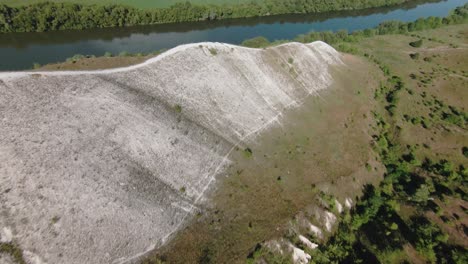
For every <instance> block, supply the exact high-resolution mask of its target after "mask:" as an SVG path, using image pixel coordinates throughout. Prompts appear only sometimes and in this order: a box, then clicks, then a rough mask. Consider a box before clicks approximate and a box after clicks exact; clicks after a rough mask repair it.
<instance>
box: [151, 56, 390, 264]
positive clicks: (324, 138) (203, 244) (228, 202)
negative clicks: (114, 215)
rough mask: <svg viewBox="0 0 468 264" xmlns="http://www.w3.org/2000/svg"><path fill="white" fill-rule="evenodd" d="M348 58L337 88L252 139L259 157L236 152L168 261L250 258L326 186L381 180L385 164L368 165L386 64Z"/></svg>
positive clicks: (337, 188)
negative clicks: (381, 67) (209, 204)
mask: <svg viewBox="0 0 468 264" xmlns="http://www.w3.org/2000/svg"><path fill="white" fill-rule="evenodd" d="M345 62H346V63H348V64H349V65H353V67H349V68H339V69H337V70H336V72H335V73H334V77H335V80H336V82H335V84H334V86H333V87H332V88H330V89H329V90H327V91H323V92H320V94H319V96H316V97H311V98H310V99H309V100H307V102H306V103H305V104H304V106H303V107H301V108H300V109H297V110H293V111H290V112H289V113H287V114H285V115H284V116H283V118H282V119H281V123H282V124H281V126H277V127H275V128H272V129H271V130H269V131H268V132H267V133H266V134H265V135H262V136H261V137H259V138H257V139H256V142H255V144H253V143H251V145H249V147H250V148H251V149H252V150H253V155H252V157H250V158H246V157H245V154H244V152H243V151H242V150H239V151H238V152H237V153H234V155H233V156H232V157H231V158H232V159H233V160H234V164H233V167H232V168H231V170H230V172H229V177H228V178H226V179H220V181H221V182H220V185H219V188H218V189H217V191H216V192H215V193H214V194H213V195H212V197H211V199H212V201H213V202H214V206H213V208H209V209H208V210H207V211H203V215H200V217H199V218H198V219H195V220H194V222H193V223H192V225H190V226H189V227H188V228H187V229H186V230H184V231H183V232H181V234H180V235H178V236H177V237H176V239H175V240H174V241H173V242H172V243H171V244H170V245H169V246H168V247H167V248H166V249H163V251H162V252H163V253H162V254H163V255H164V256H163V258H164V259H165V260H167V263H196V262H198V261H200V262H202V263H245V257H246V256H247V255H248V254H249V251H250V250H251V249H252V248H253V247H255V245H256V244H257V243H259V242H262V241H265V240H269V239H272V238H275V237H277V236H279V235H281V234H284V233H285V232H287V230H288V228H289V225H288V222H289V221H290V220H291V219H293V218H294V216H295V215H296V214H297V213H298V212H300V211H301V210H303V209H304V208H305V207H306V206H309V205H311V204H317V203H318V202H317V199H318V197H317V194H318V192H319V191H321V190H324V191H326V192H328V193H330V194H332V195H333V196H334V197H337V198H338V199H339V200H341V201H343V200H344V199H345V198H347V197H352V199H354V197H355V195H358V194H359V191H360V187H361V186H362V184H363V183H369V182H373V181H378V180H379V179H380V177H378V175H382V169H381V167H379V166H378V165H376V167H377V168H376V170H374V169H372V170H371V171H368V170H367V169H366V163H370V164H375V163H376V162H375V158H376V154H375V153H373V151H372V150H371V148H370V147H369V142H370V141H371V138H370V133H369V131H370V130H371V128H370V124H369V123H370V122H371V121H372V120H371V118H370V116H371V114H370V110H371V109H372V108H373V105H372V104H369V103H367V102H369V100H371V98H372V96H373V90H372V89H371V87H373V86H375V85H377V83H378V82H377V78H376V77H374V76H376V75H378V70H377V69H376V68H375V67H370V64H369V63H367V62H365V61H363V60H361V59H358V58H355V57H352V56H346V58H345ZM285 67H287V66H285ZM369 72H372V73H374V74H371V75H368V74H367V73H369ZM369 84H371V85H369ZM337 164H339V166H337ZM309 220H310V221H312V222H313V223H315V224H316V225H318V226H320V225H321V224H322V223H320V222H316V220H315V219H314V218H313V217H310V219H309ZM180 252H184V254H180ZM150 260H153V261H154V258H153V257H151V258H150ZM150 260H148V262H149V263H153V262H150Z"/></svg>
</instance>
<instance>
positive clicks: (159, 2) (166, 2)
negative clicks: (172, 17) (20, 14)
mask: <svg viewBox="0 0 468 264" xmlns="http://www.w3.org/2000/svg"><path fill="white" fill-rule="evenodd" d="M45 1H46V0H25V1H18V0H0V4H6V5H9V6H22V5H27V4H35V3H39V2H45ZM47 1H49V2H56V3H79V4H99V5H105V4H123V5H129V6H133V7H138V8H158V7H168V6H171V5H173V4H175V3H177V2H191V3H194V4H238V3H244V2H252V1H251V0H188V1H187V0H100V1H98V0H47Z"/></svg>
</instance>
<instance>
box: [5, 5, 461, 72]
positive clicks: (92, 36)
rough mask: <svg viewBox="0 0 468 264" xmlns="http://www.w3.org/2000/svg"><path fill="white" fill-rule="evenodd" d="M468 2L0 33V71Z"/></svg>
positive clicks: (298, 30) (441, 9) (379, 18)
mask: <svg viewBox="0 0 468 264" xmlns="http://www.w3.org/2000/svg"><path fill="white" fill-rule="evenodd" d="M466 2H468V0H446V1H434V0H432V1H413V2H410V3H407V4H405V5H399V6H392V7H383V8H372V9H366V10H360V11H343V12H331V13H322V14H309V15H280V16H270V17H262V18H249V19H233V20H222V21H213V22H192V23H178V24H164V25H151V26H135V27H126V28H106V29H92V30H82V31H77V30H66V31H55V32H43V33H36V32H34V33H7V34H0V70H1V71H9V70H24V69H30V68H31V67H32V65H33V63H39V64H46V63H53V62H60V61H64V60H65V59H66V58H69V57H72V56H73V55H75V54H85V55H96V56H101V55H103V54H104V53H105V52H111V53H113V54H118V53H120V52H122V51H126V52H130V53H139V52H142V53H148V52H153V51H157V50H161V49H169V48H173V47H175V46H178V45H180V44H185V43H192V42H202V41H215V42H226V43H231V44H239V43H241V42H242V41H243V40H245V39H248V38H253V37H256V36H265V37H266V38H268V39H269V40H278V39H292V38H294V37H295V36H297V35H299V34H303V33H307V32H310V31H326V30H332V31H336V30H340V29H346V30H348V31H350V32H352V31H355V30H360V29H365V28H371V27H375V26H377V25H378V24H379V23H381V22H383V21H387V20H400V21H413V20H416V19H418V18H422V17H429V16H437V17H444V16H447V15H448V13H449V11H450V10H452V9H454V8H455V7H457V6H461V5H463V4H465V3H466Z"/></svg>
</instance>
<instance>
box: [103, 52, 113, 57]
mask: <svg viewBox="0 0 468 264" xmlns="http://www.w3.org/2000/svg"><path fill="white" fill-rule="evenodd" d="M112 56H113V55H112V53H110V52H108V51H107V52H106V53H104V57H107V58H109V57H112Z"/></svg>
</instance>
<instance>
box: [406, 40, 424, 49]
mask: <svg viewBox="0 0 468 264" xmlns="http://www.w3.org/2000/svg"><path fill="white" fill-rule="evenodd" d="M422 44H423V41H422V39H420V40H416V41H413V42H410V43H409V45H410V46H411V47H413V48H419V47H421V46H422Z"/></svg>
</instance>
